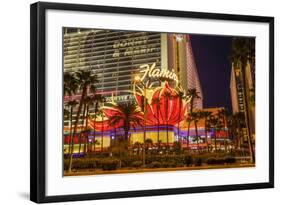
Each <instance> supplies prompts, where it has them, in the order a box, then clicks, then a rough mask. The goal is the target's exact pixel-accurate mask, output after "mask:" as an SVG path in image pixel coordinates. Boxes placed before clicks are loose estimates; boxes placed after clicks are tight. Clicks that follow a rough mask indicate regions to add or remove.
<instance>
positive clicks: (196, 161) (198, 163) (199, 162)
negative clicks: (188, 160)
mask: <svg viewBox="0 0 281 205" xmlns="http://www.w3.org/2000/svg"><path fill="white" fill-rule="evenodd" d="M194 164H195V166H201V165H202V159H201V157H198V158H196V159H195V163H194Z"/></svg>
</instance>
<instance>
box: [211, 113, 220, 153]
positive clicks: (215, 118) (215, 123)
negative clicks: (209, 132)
mask: <svg viewBox="0 0 281 205" xmlns="http://www.w3.org/2000/svg"><path fill="white" fill-rule="evenodd" d="M210 124H211V127H212V128H213V130H214V137H215V152H217V132H218V131H220V130H221V129H222V127H223V126H222V122H221V120H220V118H218V116H211V118H210Z"/></svg>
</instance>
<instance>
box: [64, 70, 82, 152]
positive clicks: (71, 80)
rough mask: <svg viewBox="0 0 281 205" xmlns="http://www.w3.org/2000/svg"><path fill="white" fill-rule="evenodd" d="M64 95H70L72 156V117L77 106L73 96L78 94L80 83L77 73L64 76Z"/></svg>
mask: <svg viewBox="0 0 281 205" xmlns="http://www.w3.org/2000/svg"><path fill="white" fill-rule="evenodd" d="M63 78H64V80H63V93H64V96H66V95H68V97H69V101H68V102H67V103H66V106H68V107H69V109H70V111H69V112H68V114H69V117H68V118H69V121H70V123H69V137H70V139H69V144H68V153H69V154H70V147H71V141H72V116H73V109H74V107H75V106H76V105H77V101H75V100H72V96H73V95H74V94H75V93H76V92H77V89H78V81H77V79H76V77H75V73H65V74H64V76H63Z"/></svg>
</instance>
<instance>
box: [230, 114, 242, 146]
mask: <svg viewBox="0 0 281 205" xmlns="http://www.w3.org/2000/svg"><path fill="white" fill-rule="evenodd" d="M230 127H231V129H232V130H233V134H234V136H235V141H236V149H237V148H238V149H240V148H241V147H240V146H241V140H242V135H243V131H242V127H245V115H244V113H242V112H238V113H234V114H233V115H232V116H231V118H230Z"/></svg>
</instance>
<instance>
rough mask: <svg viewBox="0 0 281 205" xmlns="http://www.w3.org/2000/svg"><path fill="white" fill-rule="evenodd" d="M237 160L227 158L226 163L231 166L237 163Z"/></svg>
mask: <svg viewBox="0 0 281 205" xmlns="http://www.w3.org/2000/svg"><path fill="white" fill-rule="evenodd" d="M235 162H236V159H235V158H234V157H226V158H225V163H227V164H231V163H235Z"/></svg>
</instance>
